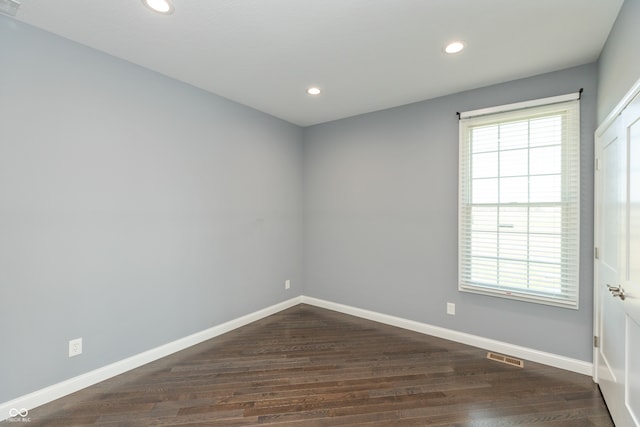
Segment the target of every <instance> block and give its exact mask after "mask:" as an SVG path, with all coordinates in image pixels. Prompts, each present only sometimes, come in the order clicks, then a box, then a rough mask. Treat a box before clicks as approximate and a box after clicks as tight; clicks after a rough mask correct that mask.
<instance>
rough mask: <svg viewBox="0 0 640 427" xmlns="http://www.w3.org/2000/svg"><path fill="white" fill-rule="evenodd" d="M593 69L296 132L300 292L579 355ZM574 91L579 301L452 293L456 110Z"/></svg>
mask: <svg viewBox="0 0 640 427" xmlns="http://www.w3.org/2000/svg"><path fill="white" fill-rule="evenodd" d="M596 73H597V68H596V65H595V64H591V65H587V66H582V67H578V68H573V69H569V70H564V71H559V72H554V73H550V74H545V75H541V76H537V77H533V78H528V79H524V80H519V81H514V82H510V83H505V84H501V85H497V86H492V87H486V88H482V89H478V90H473V91H469V92H464V93H460V94H456V95H452V96H447V97H443V98H439V99H434V100H429V101H425V102H421V103H417V104H412V105H407V106H403V107H398V108H394V109H390V110H385V111H380V112H376V113H370V114H365V115H361V116H357V117H353V118H349V119H344V120H340V121H336V122H331V123H326V124H321V125H316V126H313V127H309V128H306V129H305V133H304V141H305V147H304V171H305V195H304V201H305V231H304V233H305V234H304V236H305V238H304V242H305V243H304V246H305V254H304V262H305V264H304V282H305V291H304V293H305V295H308V296H312V297H317V298H322V299H326V300H329V301H334V302H338V303H342V304H347V305H351V306H355V307H360V308H364V309H368V310H373V311H376V312H381V313H385V314H389V315H394V316H399V317H403V318H407V319H411V320H415V321H419V322H425V323H428V324H432V325H437V326H442V327H445V328H450V329H454V330H457V331H462V332H467V333H471V334H475V335H478V336H483V337H487V338H492V339H497V340H501V341H506V342H509V343H513V344H517V345H522V346H526V347H531V348H534V349H537V350H542V351H547V352H551V353H555V354H560V355H564V356H567V357H571V358H576V359H580V360H584V361H591V356H592V353H591V335H592V328H593V326H592V312H593V302H592V300H593V291H592V288H593V285H592V283H593V273H592V270H593V261H592V247H593V177H592V170H593V169H592V168H593V133H594V130H595V127H596ZM580 88H584V89H585V91H584V94H583V99H582V106H581V120H582V122H581V133H582V135H581V138H582V149H581V162H582V172H581V204H582V205H581V236H580V238H581V257H580V261H581V268H580V309H579V310H577V311H576V310H570V309H564V308H555V307H549V306H544V305H538V304H532V303H526V302H519V301H512V300H506V299H501V298H495V297H488V296H481V295H474V294H468V293H461V292H458V290H457V286H458V285H457V234H458V232H457V206H458V203H457V183H458V119H457V116H456V112H457V111H466V110H473V109H476V108H482V107H490V106H495V105H501V104H507V103H511V102H517V101H524V100H529V99H535V98H542V97H546V96H553V95H560V94H565V93H571V92H576V91H577V90H579V89H580ZM447 302H453V303H455V304H456V308H457V315H456V316H449V315H447V314H446V311H445V310H446V303H447Z"/></svg>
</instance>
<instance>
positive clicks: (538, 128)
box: [529, 116, 562, 147]
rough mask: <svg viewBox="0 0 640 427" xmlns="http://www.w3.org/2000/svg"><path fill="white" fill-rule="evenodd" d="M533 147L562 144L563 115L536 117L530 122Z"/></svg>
mask: <svg viewBox="0 0 640 427" xmlns="http://www.w3.org/2000/svg"><path fill="white" fill-rule="evenodd" d="M530 132H531V134H530V137H529V138H530V140H529V145H530V146H531V147H542V146H545V145H560V144H562V117H561V116H551V117H543V118H540V119H534V120H531V122H530Z"/></svg>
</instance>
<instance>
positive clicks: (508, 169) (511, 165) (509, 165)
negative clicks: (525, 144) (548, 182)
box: [500, 150, 529, 176]
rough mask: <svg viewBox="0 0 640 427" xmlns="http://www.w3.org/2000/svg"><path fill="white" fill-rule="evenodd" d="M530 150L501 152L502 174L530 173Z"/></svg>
mask: <svg viewBox="0 0 640 427" xmlns="http://www.w3.org/2000/svg"><path fill="white" fill-rule="evenodd" d="M528 154H529V150H508V151H501V152H500V176H523V175H528V174H529V158H528Z"/></svg>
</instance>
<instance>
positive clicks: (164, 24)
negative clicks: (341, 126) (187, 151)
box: [16, 0, 623, 126]
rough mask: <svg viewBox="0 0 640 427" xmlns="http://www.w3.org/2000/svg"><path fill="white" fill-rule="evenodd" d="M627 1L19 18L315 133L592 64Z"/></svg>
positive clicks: (36, 7) (403, 0) (235, 3)
mask: <svg viewBox="0 0 640 427" xmlns="http://www.w3.org/2000/svg"><path fill="white" fill-rule="evenodd" d="M622 2H623V0H173V5H174V7H175V12H174V13H173V14H172V15H168V16H166V15H160V14H157V13H154V12H152V11H150V10H149V9H148V8H146V7H145V6H144V5H143V4H142V2H141V0H108V1H98V0H55V1H52V0H22V6H21V7H20V9H19V11H18V14H17V16H16V19H18V20H20V21H23V22H26V23H29V24H31V25H34V26H36V27H39V28H42V29H45V30H47V31H50V32H52V33H55V34H58V35H61V36H63V37H66V38H69V39H71V40H74V41H76V42H79V43H82V44H84V45H87V46H90V47H93V48H95V49H98V50H101V51H104V52H107V53H109V54H111V55H114V56H116V57H120V58H123V59H125V60H127V61H130V62H133V63H136V64H139V65H141V66H143V67H147V68H150V69H152V70H156V71H158V72H160V73H162V74H165V75H167V76H170V77H173V78H175V79H178V80H181V81H184V82H187V83H190V84H192V85H194V86H197V87H199V88H202V89H205V90H207V91H210V92H213V93H216V94H218V95H222V96H224V97H226V98H229V99H231V100H234V101H237V102H239V103H242V104H245V105H248V106H251V107H253V108H256V109H258V110H261V111H264V112H266V113H269V114H271V115H274V116H276V117H280V118H282V119H284V120H287V121H289V122H292V123H295V124H298V125H301V126H308V125H312V124H316V123H322V122H326V121H330V120H335V119H339V118H343V117H348V116H353V115H357V114H361V113H365V112H370V111H375V110H380V109H384V108H389V107H394V106H398V105H403V104H408V103H411V102H416V101H421V100H425V99H429V98H434V97H438V96H442V95H446V94H451V93H455V92H460V91H463V90H467V89H472V88H477V87H481V86H486V85H489V84H494V83H499V82H504V81H509V80H514V79H518V78H522V77H527V76H531V75H535V74H539V73H544V72H548V71H554V70H559V69H563V68H568V67H572V66H575V65H581V64H586V63H589V62H592V61H595V60H596V59H597V58H598V56H599V54H600V51H601V50H602V47H603V45H604V42H605V40H606V38H607V36H608V34H609V31H610V29H611V27H612V25H613V23H614V21H615V18H616V16H617V14H618V11H619V10H620V7H621V5H622ZM455 39H462V40H464V41H465V42H466V44H467V48H466V49H465V51H463V52H462V53H460V54H457V55H453V56H447V55H445V54H443V53H442V48H443V46H444V45H445V44H446V43H447V42H449V41H451V40H455ZM311 85H318V86H319V87H321V88H322V90H323V93H322V94H321V95H320V96H318V97H311V96H309V95H307V94H306V93H305V90H306V88H307V87H309V86H311Z"/></svg>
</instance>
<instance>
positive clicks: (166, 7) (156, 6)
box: [142, 0, 173, 15]
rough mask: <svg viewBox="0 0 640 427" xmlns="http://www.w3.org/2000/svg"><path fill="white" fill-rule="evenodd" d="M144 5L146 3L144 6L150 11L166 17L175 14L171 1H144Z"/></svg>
mask: <svg viewBox="0 0 640 427" xmlns="http://www.w3.org/2000/svg"><path fill="white" fill-rule="evenodd" d="M142 3H144V5H145V6H147V7H148V8H149V9H151V10H153V11H155V12H158V13H164V14H165V15H170V14H172V13H173V5H172V4H171V3H170V2H169V0H142Z"/></svg>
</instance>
